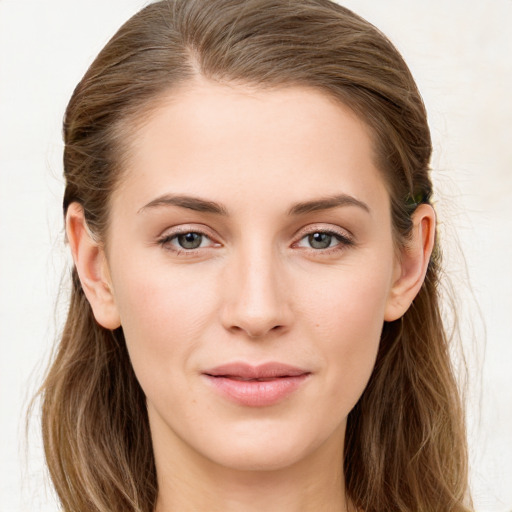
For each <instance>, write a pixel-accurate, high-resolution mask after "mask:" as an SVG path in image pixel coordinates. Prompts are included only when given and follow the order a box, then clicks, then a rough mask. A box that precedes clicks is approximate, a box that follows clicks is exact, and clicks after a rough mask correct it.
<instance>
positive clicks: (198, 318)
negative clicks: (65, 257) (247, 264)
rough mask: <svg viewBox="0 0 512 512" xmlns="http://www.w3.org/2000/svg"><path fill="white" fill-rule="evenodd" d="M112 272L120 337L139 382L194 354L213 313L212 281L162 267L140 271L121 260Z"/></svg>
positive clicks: (169, 368)
mask: <svg viewBox="0 0 512 512" xmlns="http://www.w3.org/2000/svg"><path fill="white" fill-rule="evenodd" d="M117 268H119V277H121V276H123V275H124V276H126V275H129V276H130V279H122V278H121V279H118V280H117V285H116V279H115V277H116V276H115V275H113V276H112V277H113V281H114V289H115V291H116V303H117V305H118V309H119V313H120V317H121V323H122V327H123V332H124V336H125V339H126V344H127V347H128V351H129V353H130V357H131V360H132V364H133V367H134V369H135V372H136V374H137V376H138V378H139V380H141V383H142V381H144V380H145V375H146V374H147V375H148V376H150V377H151V378H153V377H157V376H158V374H159V373H161V375H162V378H163V377H164V376H167V377H166V378H168V377H169V375H172V372H171V370H172V368H173V367H176V365H177V364H179V365H180V366H183V364H186V362H187V360H188V359H189V356H190V354H192V353H193V352H194V349H195V347H196V346H197V345H198V343H199V341H200V337H201V335H202V333H204V330H205V329H207V328H208V326H209V325H211V323H212V321H213V318H214V315H215V313H214V312H215V307H216V304H215V300H216V294H215V293H214V289H215V288H214V284H213V283H212V282H209V281H208V279H207V276H201V275H196V276H195V278H194V279H191V276H190V272H185V271H183V270H181V269H179V268H174V269H173V271H172V272H169V269H168V268H166V266H165V265H163V266H153V267H152V268H144V269H140V268H137V267H136V266H130V265H129V262H125V263H124V264H123V267H117Z"/></svg>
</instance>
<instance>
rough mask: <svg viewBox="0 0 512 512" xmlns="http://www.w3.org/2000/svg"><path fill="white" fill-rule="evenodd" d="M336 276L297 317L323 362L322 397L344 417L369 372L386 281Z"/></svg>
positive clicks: (376, 276) (373, 275)
mask: <svg viewBox="0 0 512 512" xmlns="http://www.w3.org/2000/svg"><path fill="white" fill-rule="evenodd" d="M377 268H378V267H377ZM337 275H338V279H336V278H332V277H331V279H330V280H329V282H326V283H325V286H324V291H323V293H319V294H317V296H316V298H312V294H307V295H308V297H309V298H307V297H305V298H304V309H303V315H305V317H307V318H309V319H310V320H309V322H305V324H308V325H309V326H310V328H312V329H314V333H313V334H312V337H313V338H314V339H316V340H317V343H318V346H319V347H320V349H321V351H322V354H323V357H324V360H325V365H326V369H327V371H326V387H325V389H326V392H327V393H328V394H329V396H330V399H331V400H332V404H333V407H340V406H341V408H340V409H339V410H340V411H341V412H342V413H343V414H348V411H349V410H351V409H352V407H353V406H354V405H355V403H356V402H357V400H358V399H359V397H360V395H361V394H362V392H363V391H364V388H365V387H366V384H367V382H368V379H369V378H370V375H371V372H372V371H373V367H374V364H375V359H376V356H377V352H378V348H379V342H380V336H381V332H382V326H383V323H384V312H385V306H386V301H387V298H388V293H389V283H390V279H389V274H388V273H386V271H379V270H376V271H375V272H357V271H355V269H352V271H347V272H339V273H338V274H337ZM317 284H318V283H317ZM313 297H314V296H313Z"/></svg>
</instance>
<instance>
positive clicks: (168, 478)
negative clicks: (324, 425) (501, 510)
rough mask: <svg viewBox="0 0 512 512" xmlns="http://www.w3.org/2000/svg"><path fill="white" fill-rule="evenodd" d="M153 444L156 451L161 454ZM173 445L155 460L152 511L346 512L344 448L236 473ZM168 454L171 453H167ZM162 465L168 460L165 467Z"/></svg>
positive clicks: (330, 448)
mask: <svg viewBox="0 0 512 512" xmlns="http://www.w3.org/2000/svg"><path fill="white" fill-rule="evenodd" d="M159 448H163V447H156V446H155V453H156V454H158V453H160V454H163V453H165V451H166V450H164V451H163V452H162V450H160V449H159ZM182 448H183V451H182V452H181V453H179V452H180V451H181V450H178V451H177V450H176V445H174V446H173V449H172V452H170V453H172V456H169V457H165V458H163V457H158V456H157V457H156V465H157V475H158V486H159V492H158V501H157V506H156V509H155V512H176V511H178V510H179V511H180V512H192V511H198V510H208V511H219V512H220V511H222V512H235V511H236V512H241V511H243V512H256V511H258V512H261V511H262V510H264V511H265V512H299V511H300V512H310V511H311V512H313V511H315V512H318V511H319V510H322V511H323V512H349V511H351V510H353V509H352V508H350V507H349V505H348V503H347V498H346V496H345V485H344V477H343V467H342V462H341V461H342V460H343V458H342V456H343V445H342V444H341V445H340V443H339V442H338V443H336V445H335V446H333V443H332V442H331V441H330V442H327V443H325V445H324V446H322V447H320V448H318V449H317V450H315V451H314V453H313V454H311V455H308V456H307V457H305V458H304V459H302V460H300V461H299V462H297V463H295V464H293V465H292V466H289V467H286V468H280V469H275V470H271V471H269V470H243V471H241V470H238V469H232V468H227V467H224V466H220V465H218V464H216V463H214V462H212V461H210V460H205V459H204V458H202V457H200V456H198V455H197V454H193V453H190V451H189V448H188V447H182ZM170 453H169V455H170ZM166 461H172V462H168V463H166Z"/></svg>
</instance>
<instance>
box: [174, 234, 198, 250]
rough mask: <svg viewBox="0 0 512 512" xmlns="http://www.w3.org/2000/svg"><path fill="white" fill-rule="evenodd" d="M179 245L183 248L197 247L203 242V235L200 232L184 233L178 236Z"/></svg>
mask: <svg viewBox="0 0 512 512" xmlns="http://www.w3.org/2000/svg"><path fill="white" fill-rule="evenodd" d="M176 239H177V242H178V245H179V246H180V247H182V248H183V249H197V248H198V247H200V246H201V243H202V242H203V235H201V234H200V233H192V232H191V233H183V234H182V235H178V236H177V237H176Z"/></svg>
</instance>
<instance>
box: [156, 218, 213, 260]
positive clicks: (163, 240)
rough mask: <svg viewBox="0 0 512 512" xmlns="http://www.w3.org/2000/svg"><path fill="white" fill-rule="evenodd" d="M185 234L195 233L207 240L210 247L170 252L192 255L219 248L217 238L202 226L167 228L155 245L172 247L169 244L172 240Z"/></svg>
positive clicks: (179, 249)
mask: <svg viewBox="0 0 512 512" xmlns="http://www.w3.org/2000/svg"><path fill="white" fill-rule="evenodd" d="M186 233H197V234H199V235H201V236H204V237H205V238H208V239H209V240H210V242H211V245H209V246H208V247H198V248H196V249H185V248H179V247H176V248H169V250H171V251H175V252H177V253H186V254H194V253H195V252H196V251H199V250H204V249H209V248H211V247H220V246H221V245H222V244H221V243H220V242H218V241H217V239H218V237H217V236H215V235H213V234H212V230H211V229H208V228H207V227H206V226H204V225H202V224H179V225H177V226H171V227H167V228H166V229H165V230H164V231H163V232H162V233H161V234H160V235H158V236H157V238H156V243H157V244H159V245H162V246H165V247H167V246H170V245H172V244H171V243H170V242H171V240H172V239H173V238H175V237H177V236H179V235H183V234H186Z"/></svg>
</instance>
